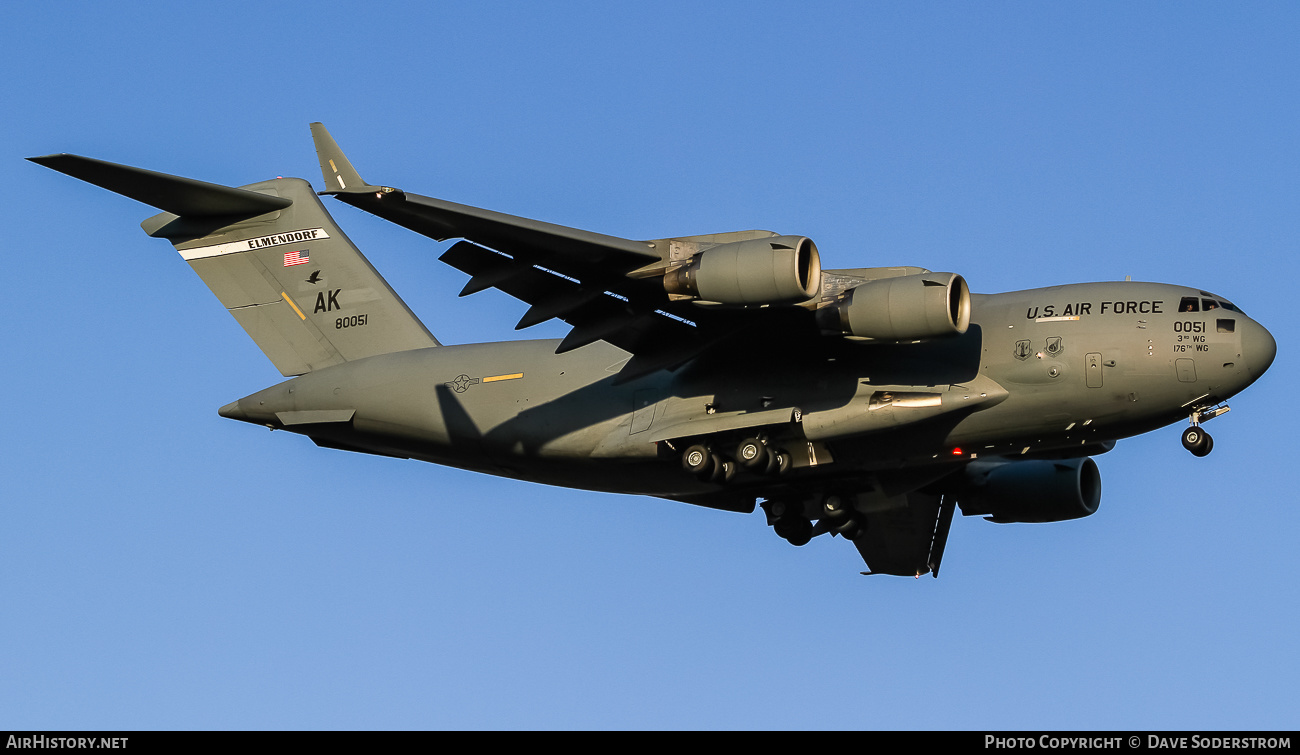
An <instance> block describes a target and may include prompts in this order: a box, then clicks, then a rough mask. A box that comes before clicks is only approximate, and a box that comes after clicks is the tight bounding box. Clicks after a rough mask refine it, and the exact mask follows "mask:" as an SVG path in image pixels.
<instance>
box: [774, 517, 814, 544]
mask: <svg viewBox="0 0 1300 755" xmlns="http://www.w3.org/2000/svg"><path fill="white" fill-rule="evenodd" d="M772 529H774V530H776V534H778V535H780V536H781V537H782V538H784V539H785V540H786V542H788V543H790V544H791V545H807V544H808V541H809V540H812V531H813V525H812V522H810V521H808V520H807V519H804V518H803V517H801V516H797V515H791V516H784V517H781V518H780V519H778V520H777V522H776V524H774V525H772Z"/></svg>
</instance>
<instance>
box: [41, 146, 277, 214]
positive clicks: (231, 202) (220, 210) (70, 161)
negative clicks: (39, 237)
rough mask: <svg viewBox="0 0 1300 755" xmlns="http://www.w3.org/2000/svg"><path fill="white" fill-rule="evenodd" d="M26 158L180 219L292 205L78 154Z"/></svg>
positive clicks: (262, 196) (270, 209)
mask: <svg viewBox="0 0 1300 755" xmlns="http://www.w3.org/2000/svg"><path fill="white" fill-rule="evenodd" d="M27 159H28V160H30V161H32V162H34V163H36V164H37V165H44V166H45V167H47V168H50V169H51V170H57V171H58V172H60V173H64V174H67V175H69V176H72V177H73V178H80V179H81V180H82V181H85V182H87V183H92V184H94V185H96V186H99V187H101V188H104V189H108V190H109V191H112V192H115V193H117V194H121V195H122V196H124V197H130V198H131V199H134V200H136V201H138V202H144V203H145V204H147V205H151V206H153V207H157V208H158V209H160V210H165V211H167V212H170V213H173V214H175V215H180V216H181V217H189V218H200V217H210V216H214V215H256V214H261V213H264V212H272V211H274V210H281V209H284V208H285V207H288V206H289V205H290V204H292V202H291V200H288V199H285V198H284V197H273V196H270V195H269V194H259V193H258V192H255V191H248V190H247V189H235V188H232V187H230V186H222V185H221V184H214V183H208V182H207V181H196V180H194V179H193V178H182V177H181V176H173V175H169V174H167V173H158V172H157V171H152V170H145V169H144V168H133V167H131V166H130V165H119V164H117V163H110V162H107V161H104V160H96V159H94V158H92V157H82V156H81V155H69V154H66V153H64V154H58V155H44V156H43V157H29V158H27Z"/></svg>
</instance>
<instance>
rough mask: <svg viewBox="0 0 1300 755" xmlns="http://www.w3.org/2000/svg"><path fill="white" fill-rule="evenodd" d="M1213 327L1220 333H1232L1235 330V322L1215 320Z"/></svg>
mask: <svg viewBox="0 0 1300 755" xmlns="http://www.w3.org/2000/svg"><path fill="white" fill-rule="evenodd" d="M1215 325H1216V326H1218V331H1219V332H1220V333H1233V332H1236V330H1237V321H1236V320H1217V321H1216V322H1215Z"/></svg>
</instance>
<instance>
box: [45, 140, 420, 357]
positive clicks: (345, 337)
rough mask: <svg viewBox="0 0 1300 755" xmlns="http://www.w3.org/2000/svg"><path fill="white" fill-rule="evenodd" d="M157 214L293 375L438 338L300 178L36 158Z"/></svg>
mask: <svg viewBox="0 0 1300 755" xmlns="http://www.w3.org/2000/svg"><path fill="white" fill-rule="evenodd" d="M28 159H30V160H31V161H32V162H34V163H37V164H40V165H44V166H45V167H47V168H51V169H53V170H57V171H59V172H61V173H66V174H68V175H70V176H73V177H74V178H79V179H81V180H83V181H87V182H89V183H92V184H95V185H96V186H101V187H103V188H105V189H108V190H109V191H113V192H117V193H118V194H122V195H124V196H128V197H131V198H132V199H136V200H139V201H141V202H144V203H146V204H149V205H152V206H154V207H157V208H158V209H160V210H163V212H162V213H161V214H159V215H155V216H153V217H151V218H149V219H147V220H145V221H144V222H143V223H141V224H140V225H141V227H142V228H143V229H144V231H145V233H147V234H149V235H150V236H155V237H159V238H165V239H167V240H168V241H170V242H171V243H172V245H173V246H175V247H176V250H177V251H178V252H180V254H181V257H183V258H184V259H185V261H186V262H188V263H189V264H190V266H191V267H192V268H194V272H196V273H198V274H199V277H200V278H202V279H203V282H204V283H206V284H208V288H210V289H212V293H214V294H216V295H217V298H218V299H220V300H221V303H222V304H223V305H224V306H225V307H226V309H227V310H228V311H229V312H230V314H231V315H233V316H234V318H235V320H237V321H238V322H239V324H240V325H241V326H243V328H244V330H245V331H247V332H248V335H249V336H251V337H252V338H253V340H254V341H255V342H256V343H257V345H258V346H259V347H260V348H261V349H262V353H264V354H266V356H267V358H268V359H270V360H271V362H272V363H273V364H274V365H275V366H276V368H277V369H278V370H280V372H281V373H282V374H284V375H285V376H292V375H301V374H304V373H307V372H311V371H312V370H318V369H321V368H322V367H329V366H331V365H335V364H339V363H341V362H347V361H352V360H356V359H362V358H365V357H369V356H375V355H377V354H387V353H391V352H395V351H408V350H411V349H422V348H426V347H430V346H437V345H439V344H438V341H437V340H436V339H435V338H434V337H433V335H432V334H431V333H429V331H428V330H427V329H426V328H425V327H424V325H423V324H422V323H421V322H420V320H419V319H418V318H416V316H415V315H414V314H413V313H412V312H411V310H410V309H409V308H408V307H407V306H406V304H405V303H404V302H403V301H402V300H401V298H400V297H398V295H397V294H396V293H395V292H394V291H393V290H392V289H391V288H390V287H389V286H388V284H387V283H386V282H385V281H384V279H383V278H382V277H381V276H380V275H379V273H378V272H377V271H376V270H375V269H374V267H372V266H371V265H370V262H369V261H368V260H367V259H366V258H365V256H364V255H362V254H361V252H360V251H359V250H358V249H357V248H356V247H355V246H353V245H352V242H351V241H349V240H348V238H347V236H345V235H344V234H343V231H341V230H339V227H338V226H337V225H335V223H334V219H333V218H331V217H330V215H329V213H328V212H326V211H325V207H324V206H323V205H322V204H321V202H320V199H319V198H318V197H317V196H316V194H315V192H313V191H312V187H311V185H310V184H309V183H307V182H306V181H304V180H302V179H300V178H276V179H272V180H270V181H262V182H260V183H255V184H249V185H248V186H243V187H240V188H231V187H229V186H221V185H219V184H211V183H206V182H203V181H196V180H193V179H189V178H182V177H180V176H172V175H168V174H166V173H156V172H154V171H150V170H144V169H142V168H132V167H129V166H126V165H117V164H114V163H109V162H104V161H102V160H95V159H92V158H88V157H80V156H78V155H68V154H61V155H47V156H45V157H32V158H28Z"/></svg>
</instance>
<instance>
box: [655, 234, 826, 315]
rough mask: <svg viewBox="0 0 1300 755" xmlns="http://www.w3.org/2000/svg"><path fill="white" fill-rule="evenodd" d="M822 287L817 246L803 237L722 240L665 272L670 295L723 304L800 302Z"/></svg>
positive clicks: (666, 285) (665, 285)
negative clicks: (685, 262)
mask: <svg viewBox="0 0 1300 755" xmlns="http://www.w3.org/2000/svg"><path fill="white" fill-rule="evenodd" d="M821 286H822V263H821V257H820V256H819V255H818V254H817V245H816V244H814V243H813V242H812V239H809V238H806V237H803V236H776V237H772V238H766V239H752V240H749V241H735V242H732V243H730V244H719V245H718V246H715V247H712V248H710V249H705V250H704V251H703V252H700V253H699V254H697V255H695V257H694V258H693V259H692V260H691V261H690V263H688V264H687V265H685V266H683V267H679V268H677V269H676V270H673V271H672V272H670V273H668V274H667V275H665V276H664V289H665V290H667V291H668V293H670V294H679V295H683V296H690V297H694V298H696V299H700V300H702V301H710V302H718V303H720V304H731V305H743V304H797V303H799V302H802V301H807V300H808V299H811V298H812V297H814V296H816V295H817V293H818V292H819V291H820V290H821Z"/></svg>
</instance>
